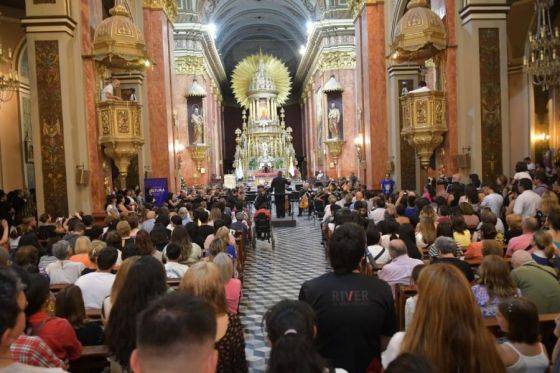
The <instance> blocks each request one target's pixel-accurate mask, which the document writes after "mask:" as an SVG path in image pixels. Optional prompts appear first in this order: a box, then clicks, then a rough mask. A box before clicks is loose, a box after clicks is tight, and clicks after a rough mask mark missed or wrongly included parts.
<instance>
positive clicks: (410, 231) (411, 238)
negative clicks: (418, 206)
mask: <svg viewBox="0 0 560 373" xmlns="http://www.w3.org/2000/svg"><path fill="white" fill-rule="evenodd" d="M398 233H399V238H400V239H401V240H403V241H404V243H405V244H406V251H407V254H408V256H409V257H411V258H415V259H422V253H421V252H420V250H418V247H417V246H416V236H415V234H414V227H413V226H412V224H401V225H400V226H399V230H398Z"/></svg>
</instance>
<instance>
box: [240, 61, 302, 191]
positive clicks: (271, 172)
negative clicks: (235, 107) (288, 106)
mask: <svg viewBox="0 0 560 373" xmlns="http://www.w3.org/2000/svg"><path fill="white" fill-rule="evenodd" d="M232 82H233V84H232V86H233V92H234V94H235V98H236V100H237V102H238V103H239V104H240V105H241V106H242V107H243V111H242V117H241V119H242V128H237V129H236V130H235V135H236V139H235V142H236V147H235V161H234V165H233V166H234V167H235V175H236V178H237V180H244V181H248V182H255V183H256V184H264V183H266V182H269V181H270V180H271V179H272V178H273V177H274V176H276V173H277V172H278V171H282V172H283V173H284V174H285V175H288V176H294V174H295V164H294V162H295V150H294V146H293V144H292V128H291V127H289V126H288V127H286V123H285V113H284V109H283V108H282V106H281V105H282V104H284V103H285V102H286V100H287V99H288V96H289V93H290V88H291V81H290V75H289V72H288V69H287V68H286V66H285V65H284V64H283V63H282V62H281V61H280V60H278V59H277V58H275V57H272V56H268V55H263V54H262V53H259V54H257V55H253V56H250V57H247V58H245V59H244V60H243V61H241V62H240V63H239V64H238V65H237V67H236V68H235V70H234V73H233V77H232Z"/></svg>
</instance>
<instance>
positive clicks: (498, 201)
mask: <svg viewBox="0 0 560 373" xmlns="http://www.w3.org/2000/svg"><path fill="white" fill-rule="evenodd" d="M482 191H483V192H484V195H485V197H484V199H483V200H482V202H481V203H480V207H488V208H490V210H492V212H493V213H494V214H495V215H496V216H500V211H501V209H502V205H503V204H504V197H502V195H501V194H499V193H496V183H495V182H493V181H491V182H488V183H485V184H484V186H483V187H482Z"/></svg>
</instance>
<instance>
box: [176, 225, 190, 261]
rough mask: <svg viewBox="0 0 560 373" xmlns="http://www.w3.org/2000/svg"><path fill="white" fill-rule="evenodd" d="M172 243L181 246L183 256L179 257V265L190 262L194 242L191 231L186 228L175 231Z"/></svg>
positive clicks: (180, 227)
mask: <svg viewBox="0 0 560 373" xmlns="http://www.w3.org/2000/svg"><path fill="white" fill-rule="evenodd" d="M171 242H174V243H176V244H178V245H180V246H181V256H179V263H184V262H186V261H187V260H189V257H190V256H191V252H192V241H191V236H190V235H189V231H188V230H187V228H186V227H184V226H179V227H176V228H175V229H173V232H172V233H171Z"/></svg>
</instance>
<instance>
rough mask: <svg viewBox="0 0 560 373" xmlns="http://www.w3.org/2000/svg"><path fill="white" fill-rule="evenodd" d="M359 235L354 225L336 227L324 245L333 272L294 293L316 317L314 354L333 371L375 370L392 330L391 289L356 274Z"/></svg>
mask: <svg viewBox="0 0 560 373" xmlns="http://www.w3.org/2000/svg"><path fill="white" fill-rule="evenodd" d="M365 236H366V235H365V232H364V229H363V228H362V227H361V226H359V225H357V224H354V223H345V224H343V225H341V226H339V227H338V228H337V229H336V230H335V231H334V233H333V235H332V237H331V239H330V241H329V260H330V263H331V266H332V268H333V270H334V272H332V273H326V274H324V275H322V276H319V277H317V278H315V279H313V280H310V281H307V282H306V283H304V284H303V286H302V287H301V289H300V293H299V299H300V300H302V301H304V302H306V303H308V304H309V305H311V307H312V308H313V310H314V311H315V313H316V316H317V338H316V345H317V350H318V351H319V353H320V354H321V356H323V357H324V358H325V359H328V360H329V362H330V363H331V365H332V366H333V367H336V368H343V369H346V370H347V371H348V372H349V373H363V372H365V371H366V369H367V368H368V367H371V368H374V367H380V354H381V351H382V350H384V349H385V347H386V345H387V342H388V340H389V338H390V337H391V336H392V335H393V333H395V331H396V318H395V306H394V302H393V296H392V294H391V288H390V287H389V285H388V284H387V283H386V282H384V281H382V280H379V279H376V278H371V277H366V276H364V275H362V274H360V273H359V270H358V265H359V263H360V260H361V258H362V257H363V256H364V253H365V251H366V241H365Z"/></svg>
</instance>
